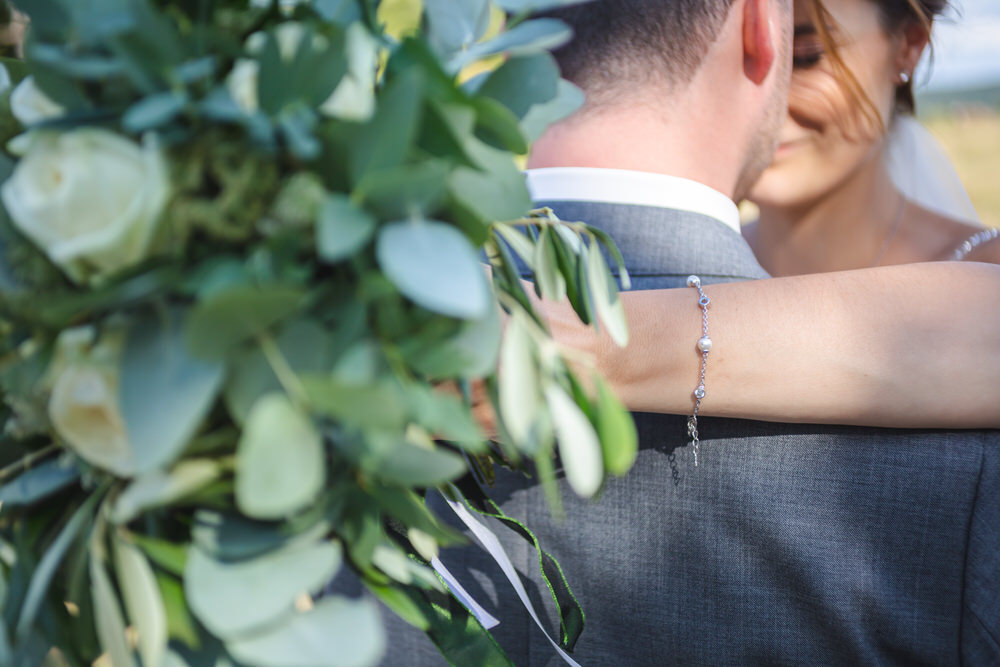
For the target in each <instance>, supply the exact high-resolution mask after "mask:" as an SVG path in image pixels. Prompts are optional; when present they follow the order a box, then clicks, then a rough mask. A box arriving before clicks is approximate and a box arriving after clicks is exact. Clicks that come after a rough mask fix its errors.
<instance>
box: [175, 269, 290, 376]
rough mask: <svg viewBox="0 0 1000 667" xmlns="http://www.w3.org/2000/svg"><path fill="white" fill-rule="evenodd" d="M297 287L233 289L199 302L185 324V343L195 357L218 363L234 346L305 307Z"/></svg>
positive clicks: (234, 287) (239, 287) (219, 292)
mask: <svg viewBox="0 0 1000 667" xmlns="http://www.w3.org/2000/svg"><path fill="white" fill-rule="evenodd" d="M302 302H303V294H302V292H301V290H299V289H297V288H294V287H283V286H279V285H273V286H268V287H251V286H248V285H238V286H233V287H230V288H228V289H224V290H219V291H216V292H213V293H212V294H211V295H208V296H206V297H205V298H202V299H201V300H199V301H198V303H197V305H196V306H195V307H194V308H193V309H192V310H191V311H190V313H189V314H188V316H187V322H186V323H185V340H186V341H187V344H188V346H189V348H190V349H191V351H192V353H194V354H196V355H198V356H199V357H204V358H207V359H218V358H220V357H222V356H224V355H225V354H227V353H228V352H229V351H230V350H231V349H232V347H233V346H235V345H238V344H239V343H242V342H244V341H246V340H248V339H250V338H253V337H254V336H258V335H260V334H262V333H264V332H265V331H267V330H268V329H269V328H270V327H272V326H274V325H275V324H277V323H278V322H280V321H281V320H283V319H285V318H287V317H289V316H291V315H293V314H294V313H295V312H296V311H298V310H299V308H300V307H301V306H302Z"/></svg>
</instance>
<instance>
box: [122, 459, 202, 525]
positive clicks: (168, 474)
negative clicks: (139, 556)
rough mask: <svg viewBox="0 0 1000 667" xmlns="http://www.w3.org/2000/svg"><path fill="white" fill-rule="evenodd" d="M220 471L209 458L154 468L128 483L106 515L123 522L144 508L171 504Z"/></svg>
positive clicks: (198, 487)
mask: <svg viewBox="0 0 1000 667" xmlns="http://www.w3.org/2000/svg"><path fill="white" fill-rule="evenodd" d="M220 472H221V469H220V466H219V464H218V462H216V461H214V460H212V459H190V460H187V461H181V462H179V463H178V464H177V465H175V466H174V467H173V468H171V469H170V470H169V471H168V470H154V471H153V472H150V473H146V474H145V475H142V476H140V477H137V478H135V479H134V480H132V482H130V483H129V485H128V486H127V487H125V490H124V491H122V492H121V494H119V495H118V497H117V498H116V499H115V502H114V504H113V505H112V507H111V512H110V514H109V517H108V518H109V519H110V520H111V521H112V522H113V523H118V524H125V523H128V522H130V521H132V520H133V519H135V518H136V517H138V516H139V515H140V514H142V513H143V512H145V511H146V510H149V509H152V508H155V507H163V506H166V505H171V504H172V503H174V502H175V501H177V500H180V499H182V498H184V497H185V496H188V495H190V494H192V493H194V492H196V491H199V490H200V489H202V488H204V487H205V486H207V485H208V484H210V483H211V482H213V481H215V480H216V479H218V477H219V474H220Z"/></svg>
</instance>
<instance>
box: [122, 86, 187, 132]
mask: <svg viewBox="0 0 1000 667" xmlns="http://www.w3.org/2000/svg"><path fill="white" fill-rule="evenodd" d="M188 101H189V100H188V96H187V94H186V93H183V92H175V91H169V92H163V93H156V94H154V95H150V96H149V97H145V98H143V99H142V100H139V101H138V102H136V103H135V104H133V105H132V106H130V107H129V108H128V109H127V110H126V111H125V114H124V115H123V116H122V125H124V126H125V129H126V130H128V131H129V132H135V133H139V132H145V131H147V130H153V129H156V128H158V127H160V126H161V125H165V124H167V123H169V122H170V121H172V120H173V119H174V118H176V117H177V116H178V115H179V114H180V113H181V112H182V111H183V110H184V107H185V106H186V105H187V104H188Z"/></svg>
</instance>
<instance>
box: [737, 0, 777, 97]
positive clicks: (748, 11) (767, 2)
mask: <svg viewBox="0 0 1000 667" xmlns="http://www.w3.org/2000/svg"><path fill="white" fill-rule="evenodd" d="M774 12H775V2H774V0H746V3H745V4H744V5H743V72H744V73H745V74H746V76H747V78H748V79H750V80H751V81H753V82H754V83H755V84H757V85H760V84H761V83H763V82H764V79H766V78H767V75H768V73H769V72H770V71H771V68H772V67H774V61H775V58H776V57H777V49H778V39H780V35H781V33H780V30H781V27H780V26H779V25H778V24H777V21H776V20H775V16H774Z"/></svg>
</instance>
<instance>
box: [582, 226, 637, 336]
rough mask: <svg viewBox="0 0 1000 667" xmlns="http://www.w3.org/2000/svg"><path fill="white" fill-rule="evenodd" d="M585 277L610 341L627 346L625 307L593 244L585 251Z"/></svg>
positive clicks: (597, 246)
mask: <svg viewBox="0 0 1000 667" xmlns="http://www.w3.org/2000/svg"><path fill="white" fill-rule="evenodd" d="M587 277H588V280H589V284H590V293H591V296H592V297H593V301H594V307H595V308H596V310H597V314H598V315H599V316H600V318H601V322H602V323H603V324H604V326H605V327H607V330H608V334H609V335H610V336H611V339H612V340H613V341H615V343H617V344H618V345H619V346H621V347H625V346H626V345H628V323H627V321H626V319H625V306H624V305H623V304H622V300H621V298H620V297H619V296H618V290H617V289H615V285H614V280H613V279H612V278H611V273H610V272H609V271H608V265H607V264H606V263H605V261H604V255H602V254H601V248H600V246H599V245H598V244H597V243H596V242H594V243H591V244H590V248H589V249H588V250H587Z"/></svg>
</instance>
